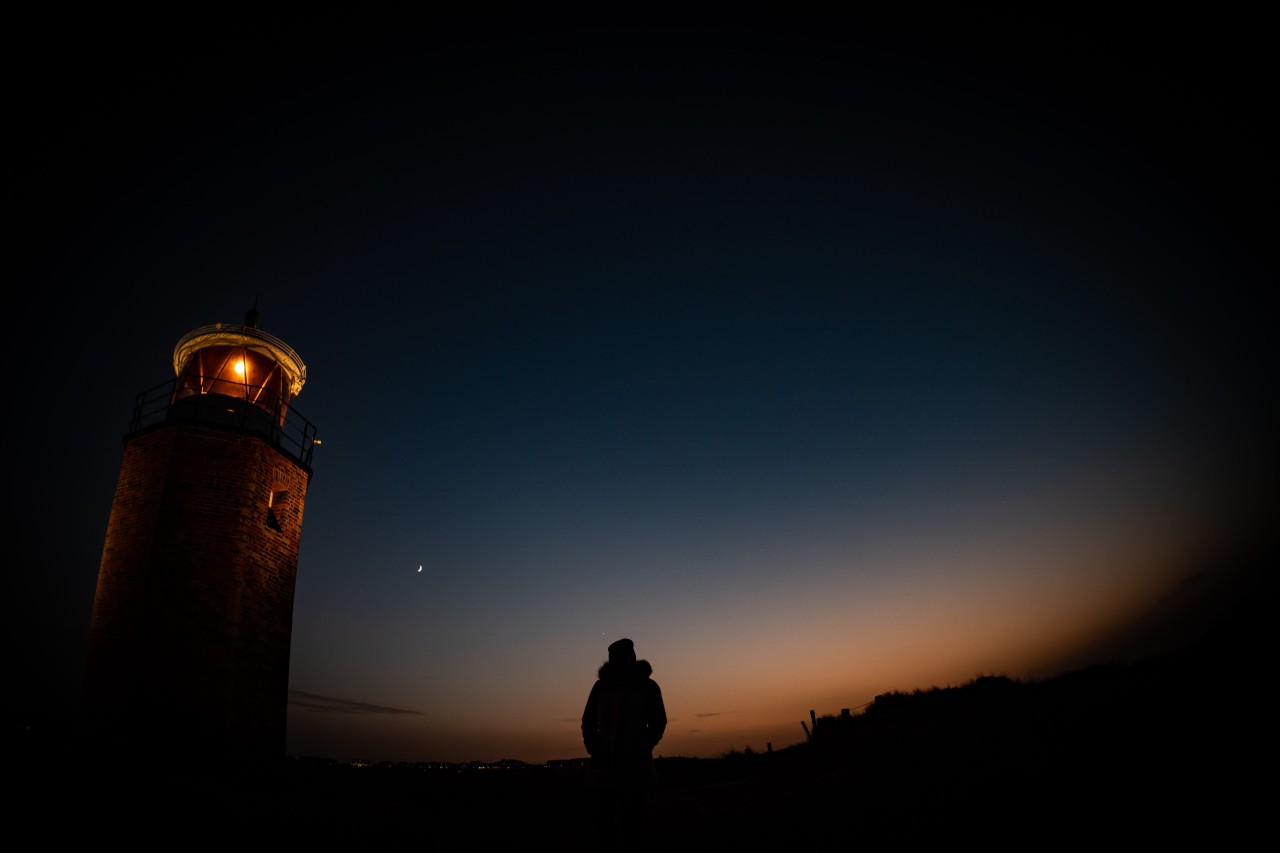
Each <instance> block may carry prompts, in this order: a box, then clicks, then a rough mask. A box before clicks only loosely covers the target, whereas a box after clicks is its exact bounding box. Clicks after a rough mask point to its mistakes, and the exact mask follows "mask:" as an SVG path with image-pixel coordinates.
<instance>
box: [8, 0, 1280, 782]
mask: <svg viewBox="0 0 1280 853" xmlns="http://www.w3.org/2000/svg"><path fill="white" fill-rule="evenodd" d="M26 23H27V28H26V29H25V37H24V38H23V39H22V41H23V42H24V43H25V45H26V48H25V50H24V51H23V52H22V53H21V54H20V61H19V62H18V63H17V66H16V68H14V69H13V72H12V73H11V81H12V84H13V85H12V86H11V88H12V89H13V103H14V105H15V106H14V107H13V109H14V110H15V113H16V116H17V117H18V119H19V121H18V122H17V123H16V125H15V127H16V130H15V131H14V132H13V135H14V136H16V137H17V139H18V141H19V143H20V144H19V145H18V151H19V152H20V153H19V155H16V156H15V155H11V159H10V173H11V178H12V180H13V182H14V184H15V185H16V187H15V188H16V192H15V193H13V194H12V196H11V197H12V198H14V199H16V205H15V206H16V207H17V209H18V212H19V217H18V218H19V224H18V226H17V232H16V235H15V236H16V238H17V239H16V240H15V241H14V242H15V244H16V248H17V250H18V256H19V259H20V261H21V263H20V266H19V267H18V268H19V269H20V270H21V278H20V279H19V280H18V281H17V282H16V283H15V287H14V288H13V290H15V291H16V293H17V301H18V305H17V310H16V311H15V313H14V315H13V326H14V327H16V328H17V330H18V331H17V335H16V336H11V340H12V341H13V343H11V345H10V346H11V359H12V363H13V364H15V365H20V368H19V377H20V378H19V379H18V380H17V381H15V383H14V385H13V386H12V387H14V388H15V389H16V388H22V389H25V391H26V393H24V394H23V399H24V401H26V405H24V406H23V407H22V415H21V418H20V419H15V421H14V422H12V425H11V429H13V431H14V435H15V439H16V440H17V441H16V443H15V446H20V447H22V448H23V450H22V451H21V452H17V453H15V456H17V457H19V458H18V459H16V466H15V474H14V475H13V476H12V478H11V482H12V483H14V484H18V490H19V491H20V492H22V493H23V494H22V497H20V498H19V499H18V500H17V501H16V503H17V506H16V510H15V514H14V516H13V519H14V521H13V524H14V526H13V528H12V529H13V530H14V531H15V532H17V533H19V534H20V538H23V539H25V541H26V543H27V544H26V545H24V546H22V547H20V548H19V550H18V557H19V559H18V566H19V567H20V571H19V572H17V573H16V574H17V575H18V577H16V578H15V579H14V583H15V584H16V585H15V587H14V590H13V593H12V596H11V598H10V600H13V601H23V602H25V603H26V604H25V606H23V607H21V608H20V609H21V610H22V613H21V616H20V618H19V619H18V620H17V621H16V622H15V624H14V625H13V626H12V628H11V630H12V636H13V638H14V642H16V643H17V644H18V645H19V648H20V650H21V652H22V658H23V667H22V676H21V678H22V689H20V690H19V691H18V692H17V693H18V696H19V697H20V701H19V702H18V707H17V708H16V709H15V710H16V711H19V712H27V711H31V710H35V711H39V712H48V711H51V710H61V709H65V708H68V707H73V706H74V701H75V697H76V692H77V690H78V684H77V683H76V680H77V679H78V677H79V675H78V672H77V671H76V669H77V667H78V665H79V655H81V654H82V646H83V640H84V634H85V632H86V631H87V628H88V620H89V608H90V606H91V602H92V595H93V586H94V581H95V578H96V570H97V561H98V557H99V555H100V551H101V544H102V543H101V539H102V534H103V532H104V530H105V525H106V521H107V513H108V512H109V508H110V502H111V496H112V490H113V488H114V478H115V472H116V469H117V467H118V465H119V461H120V458H121V446H120V440H121V437H122V434H123V432H124V430H125V428H126V426H127V423H128V416H129V412H130V406H131V404H132V400H133V397H134V395H135V394H137V393H138V392H140V391H142V390H144V389H145V388H148V387H151V386H152V385H155V384H158V383H160V382H162V381H164V380H166V379H168V378H169V376H170V375H171V374H170V366H169V359H170V356H171V352H172V348H173V345H174V344H175V343H176V342H177V340H178V339H179V338H180V337H181V336H182V335H183V334H185V333H186V332H187V331H190V330H191V329H193V328H196V327H198V326H202V325H206V324H210V323H215V322H224V323H236V322H239V321H240V320H241V319H242V317H243V315H244V312H245V310H246V309H248V308H249V307H251V306H252V305H254V304H255V303H256V304H257V306H258V308H259V310H260V312H261V314H262V318H263V319H262V327H263V328H264V329H265V330H266V331H269V332H271V333H273V334H275V335H277V336H279V337H281V338H283V339H284V340H285V341H287V342H288V343H289V344H290V345H292V346H293V347H294V348H295V349H296V350H297V351H298V353H299V354H300V355H301V357H302V358H303V360H304V361H305V362H306V364H307V368H308V382H307V385H306V387H305V388H304V389H303V391H302V395H301V397H300V398H299V400H298V403H297V408H298V409H299V410H300V411H301V412H302V413H303V414H304V415H305V416H306V417H308V418H310V419H311V420H312V421H314V422H315V423H316V424H317V425H318V427H319V431H320V436H321V438H322V440H323V442H324V443H323V445H322V446H321V448H320V449H319V450H318V451H317V455H316V459H315V478H314V480H313V484H312V489H311V493H310V495H309V497H308V502H307V509H306V517H305V520H304V534H303V549H302V557H301V561H300V566H299V580H298V592H297V600H296V606H295V631H294V650H293V666H292V676H291V686H292V687H293V688H294V689H295V690H296V691H298V693H299V695H300V696H301V694H308V695H309V696H310V697H311V698H309V699H307V701H306V702H305V703H304V702H302V701H300V702H299V703H298V704H297V705H295V706H294V707H293V708H292V710H291V716H290V749H291V750H293V751H296V752H305V753H316V752H325V753H326V754H334V755H336V757H339V758H350V757H355V755H357V754H364V757H370V758H382V757H386V758H392V759H409V760H415V759H419V758H421V759H431V758H449V759H458V760H465V759H471V758H481V759H497V758H500V757H521V758H527V759H531V760H542V759H546V758H558V757H570V756H572V755H576V754H578V753H579V752H580V751H581V750H580V744H579V743H578V742H577V740H576V736H577V734H576V722H575V720H576V716H577V715H578V714H579V713H580V711H581V703H582V701H584V700H585V696H586V691H587V689H588V688H589V686H590V681H591V678H592V676H593V673H594V669H595V667H596V666H597V665H598V664H599V662H600V661H601V660H602V659H603V655H604V648H605V646H606V645H607V643H608V642H610V641H612V640H613V639H616V638H617V637H619V636H624V635H626V636H632V637H633V638H634V639H635V640H636V643H637V648H638V651H639V653H640V654H641V656H642V657H645V656H647V657H649V658H650V659H651V662H652V663H653V665H654V669H655V677H656V678H658V680H659V681H660V683H662V684H663V685H664V689H665V690H666V691H667V693H668V696H669V699H668V704H669V706H670V710H671V712H672V716H673V726H672V729H671V730H670V732H669V738H668V744H669V752H670V753H672V754H704V755H710V754H717V753H718V752H721V751H723V750H726V749H728V748H731V747H732V748H742V747H744V746H753V747H754V748H761V747H762V746H763V745H764V742H765V741H771V742H775V743H776V745H783V744H785V743H789V742H791V741H793V740H797V739H799V738H798V737H797V736H798V735H800V734H801V731H800V728H799V726H798V721H799V720H801V719H804V718H805V717H806V715H807V713H808V710H809V708H811V707H816V708H818V710H819V712H834V711H835V710H837V709H838V708H839V707H849V706H856V705H859V704H861V703H862V702H865V701H868V700H869V699H871V698H872V697H873V696H874V695H875V694H876V693H878V692H883V691H885V690H890V689H912V688H915V687H927V686H930V685H932V684H937V683H943V682H950V683H958V682H962V681H965V680H967V679H968V678H971V677H974V676H976V675H979V674H982V673H987V672H994V671H999V672H1005V673H1007V674H1010V675H1013V676H1016V677H1021V676H1030V675H1039V674H1043V673H1047V672H1051V671H1053V670H1054V669H1055V668H1060V667H1062V666H1064V665H1075V664H1079V663H1080V662H1081V661H1082V660H1083V658H1082V655H1084V654H1085V652H1084V651H1082V650H1083V649H1085V648H1090V649H1092V648H1093V646H1092V645H1091V644H1092V643H1094V642H1096V641H1097V640H1098V638H1099V637H1100V636H1101V635H1103V634H1105V633H1106V632H1107V631H1109V630H1110V629H1112V628H1114V627H1115V626H1116V625H1117V624H1122V623H1124V622H1125V621H1126V620H1128V619H1131V618H1133V617H1134V616H1135V615H1137V614H1140V613H1142V612H1145V610H1147V609H1148V608H1149V607H1151V606H1152V605H1153V603H1154V602H1156V601H1158V600H1159V599H1160V597H1161V596H1162V595H1164V594H1165V593H1167V592H1168V590H1169V589H1171V588H1173V587H1175V586H1176V585H1177V583H1178V582H1180V581H1181V579H1182V578H1183V577H1184V576H1185V574H1186V573H1187V572H1188V571H1190V570H1191V569H1193V568H1196V567H1201V564H1202V563H1203V562H1205V561H1208V562H1210V563H1211V562H1212V556H1211V555H1212V554H1213V553H1215V549H1216V548H1218V547H1220V546H1221V545H1222V543H1223V542H1224V541H1227V540H1230V539H1232V538H1233V537H1236V536H1239V535H1242V534H1241V531H1242V530H1252V528H1253V524H1254V521H1255V518H1254V516H1253V513H1256V512H1260V501H1259V498H1260V496H1261V495H1262V494H1263V491H1262V490H1263V489H1264V488H1265V487H1266V486H1267V485H1268V484H1269V483H1270V482H1271V481H1272V477H1273V475H1274V473H1275V453H1274V450H1273V443H1272V441H1271V440H1270V435H1271V430H1272V428H1273V427H1274V423H1273V422H1272V420H1271V419H1270V418H1271V415H1270V412H1269V403H1270V401H1272V400H1273V399H1274V390H1275V387H1274V386H1275V380H1274V377H1275V371H1274V357H1273V355H1272V352H1271V348H1270V344H1269V342H1270V339H1271V338H1270V335H1271V331H1270V325H1271V323H1272V322H1273V320H1274V317H1275V290H1274V268H1273V260H1272V253H1271V252H1270V251H1268V249H1269V246H1270V241H1271V240H1272V236H1271V235H1272V233H1273V231H1274V216H1273V215H1272V213H1271V202H1272V198H1273V191H1274V187H1275V177H1274V167H1273V165H1272V164H1271V162H1270V160H1269V157H1270V154H1271V152H1272V151H1273V150H1274V145H1273V143H1274V138H1273V136H1272V134H1271V132H1270V130H1269V129H1268V128H1266V126H1265V124H1264V122H1263V112H1264V110H1265V108H1266V106H1267V101H1266V100H1265V99H1264V93H1266V91H1267V90H1266V89H1265V88H1264V86H1263V77H1262V69H1263V56H1264V54H1263V52H1262V44H1261V35H1260V32H1261V30H1260V29H1259V28H1258V27H1257V26H1256V25H1251V24H1250V23H1249V22H1247V21H1233V22H1227V21H1203V20H1189V19H1188V20H1178V19H1175V18H1165V19H1163V20H1159V21H1154V20H1148V19H1138V18H1136V17H1135V18H1132V19H1131V18H1124V17H1109V18H1106V19H1098V20H1085V19H1080V18H1055V17H1052V16H1050V15H1049V14H1047V13H1027V12H1018V13H1012V14H1007V15H1006V14H999V15H997V14H994V13H979V14H976V15H975V14H974V13H972V12H968V11H966V12H954V11H952V12H938V11H935V10H929V9H924V8H916V9H914V10H913V12H912V13H911V14H904V15H901V16H896V17H889V16H883V15H877V16H867V15H863V16H858V15H850V16H844V17H837V16H834V15H816V14H814V15H810V16H808V17H802V16H794V17H791V18H787V19H778V18H777V17H776V16H773V15H760V16H758V17H753V16H750V15H744V16H740V17H737V18H734V19H732V20H729V19H726V18H724V17H723V16H711V15H707V16H705V17H704V18H702V19H698V17H697V16H694V17H692V18H686V19H682V20H681V21H680V22H679V23H678V24H673V23H671V22H664V21H660V20H652V21H638V20H637V21H628V22H625V23H619V22H616V21H605V20H598V21H590V20H583V19H580V18H569V17H565V18H562V19H560V20H556V19H554V18H553V17H551V18H549V17H547V16H545V15H543V14H538V15H531V14H528V13H525V14H523V15H518V16H511V15H504V14H496V13H495V14H494V15H492V16H489V17H486V18H485V19H484V20H479V19H477V18H462V17H454V18H447V17H437V18H435V19H418V20H413V21H410V20H399V21H396V20H390V19H386V20H373V19H365V20H348V19H344V18H341V17H339V16H336V15H313V16H310V17H307V16H303V17H301V18H294V17H285V16H271V15H268V16H266V17H264V18H259V19H255V20H253V21H235V22H229V21H220V20H213V19H210V20H194V19H188V20H172V21H160V20H157V19H155V18H150V17H146V18H144V17H142V16H138V17H136V18H132V19H131V18H130V17H129V16H128V15H124V16H119V15H117V14H115V13H113V14H112V16H110V17H109V18H107V17H105V16H104V17H103V18H101V19H96V20H95V19H94V18H92V17H89V18H80V19H78V20H77V21H76V22H74V23H68V22H63V21H58V22H54V21H49V20H29V21H28V22H26ZM1268 97H1269V95H1268ZM32 390H34V391H35V392H36V393H34V394H33V393H31V392H32ZM419 565H423V566H424V571H423V572H422V573H419V572H417V571H416V570H417V567H418V566H419ZM1090 653H1096V652H1090ZM317 696H318V697H322V698H321V699H319V700H317V699H315V698H314V697H317ZM512 705H515V706H518V707H519V708H520V709H521V712H520V713H512V712H511V710H510V708H511V706H512ZM317 707H322V708H326V709H327V711H328V713H320V712H318V711H317V710H316V708H317ZM357 708H359V709H361V711H360V712H359V713H357V712H356V710H355V709H357ZM371 709H372V710H371ZM347 753H352V754H350V755H348V754H347ZM366 753H373V754H366Z"/></svg>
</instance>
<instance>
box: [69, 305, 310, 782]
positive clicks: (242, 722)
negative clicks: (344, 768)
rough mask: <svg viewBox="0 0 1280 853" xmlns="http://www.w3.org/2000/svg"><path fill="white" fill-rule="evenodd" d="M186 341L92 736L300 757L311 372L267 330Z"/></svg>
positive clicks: (156, 405) (125, 537)
mask: <svg viewBox="0 0 1280 853" xmlns="http://www.w3.org/2000/svg"><path fill="white" fill-rule="evenodd" d="M259 319H260V318H259V315H258V313H257V311H256V310H251V311H249V312H247V313H246V315H245V318H244V322H243V323H242V324H239V325H228V324H223V323H217V324H215V325H212V326H203V327H201V328H197V329H195V330H193V331H191V332H189V333H188V334H186V335H184V336H183V337H182V338H181V339H180V340H179V341H178V342H177V344H176V346H175V347H174V350H173V373H174V376H173V378H172V379H171V380H168V381H166V382H164V383H162V384H160V385H158V386H156V387H154V388H151V389H149V390H147V391H143V392H142V393H140V394H138V396H137V398H136V401H135V405H134V410H133V416H132V419H131V421H130V424H129V428H128V431H127V433H126V434H125V436H124V459H123V461H122V463H121V466H120V473H119V476H118V478H117V481H116V489H115V497H114V499H113V501H112V505H111V513H110V517H109V520H108V522H107V532H106V538H105V541H104V543H103V549H102V558H101V562H100V564H99V568H98V582H97V588H96V591H95V594H94V601H93V611H92V618H91V622H90V628H89V645H88V654H87V658H86V670H85V695H84V700H85V701H84V709H85V735H86V737H87V738H88V741H89V746H90V747H91V748H93V749H97V750H100V751H102V752H103V754H111V755H120V754H133V755H135V756H138V757H139V758H142V757H143V756H145V757H146V759H148V760H150V759H156V758H160V757H172V758H177V759H192V760H217V761H228V760H229V761H250V762H271V761H274V760H277V759H281V760H282V759H283V758H284V757H285V725H286V718H287V702H288V681H289V647H290V639H291V632H292V627H293V597H294V585H295V579H296V577H297V572H298V554H299V547H300V544H301V540H302V514H303V506H304V504H305V501H306V495H307V487H308V485H309V483H310V480H311V461H312V452H313V450H314V448H315V446H316V445H317V444H318V443H319V442H318V441H317V439H316V434H315V428H314V427H313V425H312V424H311V423H310V422H309V421H307V420H306V419H305V418H303V417H302V416H301V414H299V412H298V411H297V409H296V408H295V407H294V405H293V403H294V400H295V399H296V398H297V396H298V394H299V393H300V392H301V390H302V386H303V384H304V383H305V382H306V378H307V373H306V366H305V365H304V364H303V362H302V359H301V358H300V357H299V356H298V354H297V353H296V352H294V350H293V349H292V348H291V347H289V346H288V345H287V344H286V343H285V342H284V341H282V340H280V339H279V338H277V337H275V336H274V335H271V334H268V333H267V332H264V331H263V330H262V329H261V328H259Z"/></svg>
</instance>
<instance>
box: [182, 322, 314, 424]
mask: <svg viewBox="0 0 1280 853" xmlns="http://www.w3.org/2000/svg"><path fill="white" fill-rule="evenodd" d="M173 371H174V373H175V374H176V375H177V377H178V379H177V382H176V383H175V385H174V391H173V401H172V402H173V404H174V405H178V404H179V403H180V402H181V401H182V400H184V399H187V398H190V397H195V396H204V395H211V394H212V395H217V396H220V397H228V398H231V399H232V400H235V401H236V403H235V405H234V408H235V409H236V410H240V409H241V408H242V407H243V404H245V403H248V404H250V405H252V406H255V407H256V408H257V409H260V410H261V411H263V412H266V413H268V414H269V415H270V417H271V419H272V420H273V421H274V422H275V423H276V424H282V423H284V419H285V415H286V413H287V412H288V407H289V404H290V403H291V402H292V401H293V400H294V398H296V397H297V396H298V394H299V392H301V390H302V386H303V383H305V382H306V381H307V368H306V365H304V364H303V363H302V359H301V358H299V357H298V354H297V353H296V352H294V351H293V349H292V348H291V347H290V346H289V345H288V344H286V343H285V342H284V341H282V340H280V339H279V338H277V337H275V336H274V335H270V334H268V333H266V332H264V331H262V330H261V329H259V328H258V327H257V313H256V312H254V311H250V312H249V313H248V314H247V315H246V317H245V324H244V325H242V326H229V325H224V324H222V323H217V324H215V325H212V326H204V327H201V328H199V329H195V330H194V331H191V332H189V333H187V334H186V335H185V336H183V338H182V339H181V340H180V341H178V344H177V346H175V347H174V350H173ZM229 405H230V402H229Z"/></svg>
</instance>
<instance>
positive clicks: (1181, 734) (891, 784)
mask: <svg viewBox="0 0 1280 853" xmlns="http://www.w3.org/2000/svg"><path fill="white" fill-rule="evenodd" d="M1208 663H1209V662H1208V659H1207V658H1205V657H1204V656H1203V653H1197V654H1195V655H1187V656H1183V657H1180V658H1178V659H1176V660H1162V661H1158V662H1150V663H1144V664H1142V665H1136V666H1126V667H1097V668H1093V669H1090V670H1085V671H1080V672H1077V673H1072V674H1070V675H1068V676H1064V677H1062V678H1060V679H1057V680H1055V681H1053V682H1049V683H1045V684H1038V685H1028V684H1021V683H1017V682H1013V681H1010V680H1008V679H1003V678H984V679H978V680H977V681H975V682H973V683H971V684H968V685H965V686H963V687H959V688H947V689H934V690H930V691H925V692H916V693H914V694H889V695H886V696H882V697H879V698H878V699H877V700H876V702H875V703H873V704H872V705H871V706H869V707H868V709H867V710H866V712H865V713H864V714H861V715H858V716H855V717H852V718H849V719H840V718H834V717H831V718H822V717H820V718H818V720H817V725H816V726H815V727H814V731H813V738H812V740H811V741H809V742H808V743H805V744H802V745H799V746H795V747H790V748H788V749H785V750H780V751H776V752H773V753H757V754H752V753H744V754H731V755H728V756H724V757H721V758H716V759H672V758H664V759H662V760H661V761H660V762H659V774H660V780H661V784H660V787H659V788H658V790H657V791H655V792H653V794H652V795H651V797H650V799H649V804H648V805H649V809H648V821H647V823H646V825H645V826H644V828H643V830H644V832H645V834H646V835H647V837H648V839H649V840H650V841H652V842H653V843H652V845H650V847H649V849H666V850H702V851H718V850H739V851H741V850H797V849H798V850H806V849H815V850H817V849H840V848H844V849H851V848H853V847H855V846H856V845H860V844H861V845H865V844H868V843H894V844H897V843H901V844H915V843H930V844H936V843H965V844H972V843H980V844H982V845H983V846H985V847H988V848H992V847H994V848H998V849H1012V848H1022V847H1025V846H1027V845H1028V844H1035V845H1039V844H1046V843H1047V844H1078V843H1080V844H1083V843H1088V844H1106V845H1108V846H1110V845H1114V844H1118V843H1125V844H1142V845H1144V846H1145V845H1150V844H1164V843H1173V842H1177V843H1178V844H1179V846H1182V845H1185V844H1187V843H1212V844H1214V845H1215V847H1221V846H1223V845H1226V846H1228V847H1234V846H1236V845H1237V844H1239V845H1242V846H1243V845H1244V844H1246V843H1249V844H1252V843H1253V840H1254V837H1255V836H1256V834H1257V832H1258V831H1259V829H1260V824H1261V821H1262V820H1263V819H1266V818H1267V817H1268V816H1269V814H1270V810H1269V808H1268V807H1267V804H1264V802H1263V792H1264V791H1266V790H1267V789H1268V787H1269V786H1266V785H1265V784H1264V783H1262V782H1261V781H1259V779H1260V778H1261V777H1260V775H1259V774H1262V776H1265V771H1266V770H1269V769H1270V768H1269V766H1268V764H1269V762H1267V760H1266V756H1267V755H1269V751H1270V750H1269V748H1268V747H1264V743H1265V742H1266V741H1268V740H1269V737H1268V738H1261V739H1260V738H1259V737H1258V735H1259V732H1260V731H1261V730H1260V728H1259V723H1260V720H1261V717H1262V714H1263V711H1262V709H1263V708H1265V707H1267V706H1266V705H1265V704H1262V703H1261V691H1257V692H1254V691H1245V690H1241V689H1240V686H1239V685H1238V684H1233V685H1230V686H1229V685H1227V684H1222V685H1220V689H1215V687H1214V684H1215V681H1216V679H1217V678H1218V677H1220V676H1221V675H1222V674H1223V673H1222V672H1221V670H1219V669H1218V668H1217V667H1216V666H1214V667H1209V666H1208ZM18 781H19V792H18V795H17V796H16V797H15V798H14V799H11V801H10V805H11V806H16V808H15V813H16V814H19V815H21V820H22V823H23V825H24V826H25V827H29V828H31V829H32V830H34V831H35V832H36V833H38V834H39V835H44V834H46V833H47V834H48V837H50V838H51V839H52V838H56V837H59V836H62V835H63V834H64V833H67V832H77V833H78V832H79V830H78V829H77V828H78V827H79V828H91V829H92V831H93V832H94V833H95V837H99V838H106V839H112V840H115V841H120V842H127V843H129V844H130V846H132V847H134V848H137V847H142V848H144V849H159V848H164V849H187V848H189V847H190V846H199V847H201V848H204V847H211V846H215V845H216V846H223V845H237V846H239V845H243V844H245V843H252V844H253V845H254V846H255V847H256V846H259V845H262V844H282V845H286V844H287V845H290V846H291V847H294V846H298V845H304V846H308V847H313V848H320V849H356V850H398V849H406V850H407V849H412V850H427V851H430V850H454V849H473V850H477V849H478V850H487V849H495V850H500V849H509V848H511V847H514V846H517V845H519V846H537V847H543V846H546V845H550V846H552V847H554V848H558V849H579V850H589V849H594V848H593V837H592V824H591V800H590V793H591V792H590V791H589V790H588V789H587V788H586V787H585V785H584V784H583V780H582V771H581V768H578V767H573V766H566V767H560V768H544V767H523V768H513V769H505V770H497V769H489V770H476V769H470V770H462V771H459V770H457V769H454V770H424V769H418V768H413V767H407V766H400V767H353V766H351V765H338V764H323V763H318V762H308V761H296V760H290V761H287V762H285V763H283V764H282V765H281V766H279V767H273V768H269V769H267V768H258V769H254V770H249V769H245V768H221V769H218V768H200V767H177V768H164V767H157V766H154V765H150V764H147V763H143V762H139V763H138V764H133V765H127V764H126V765H124V766H111V767H104V766H98V767H93V768H85V767H77V766H74V765H72V766H64V767H59V768H48V767H45V768H42V769H39V770H34V771H33V770H28V771H27V774H26V776H25V777H24V778H20V779H19V780H18Z"/></svg>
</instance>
